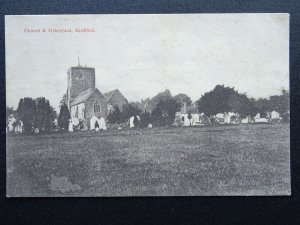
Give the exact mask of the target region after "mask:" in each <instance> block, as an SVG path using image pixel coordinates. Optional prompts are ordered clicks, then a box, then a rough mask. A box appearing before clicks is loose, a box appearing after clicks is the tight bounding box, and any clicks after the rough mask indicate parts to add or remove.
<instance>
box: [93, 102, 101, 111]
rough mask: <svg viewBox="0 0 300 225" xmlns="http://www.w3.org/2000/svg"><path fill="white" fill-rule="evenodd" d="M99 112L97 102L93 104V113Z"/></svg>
mask: <svg viewBox="0 0 300 225" xmlns="http://www.w3.org/2000/svg"><path fill="white" fill-rule="evenodd" d="M100 112H101V108H100V105H99V102H95V104H94V113H100Z"/></svg>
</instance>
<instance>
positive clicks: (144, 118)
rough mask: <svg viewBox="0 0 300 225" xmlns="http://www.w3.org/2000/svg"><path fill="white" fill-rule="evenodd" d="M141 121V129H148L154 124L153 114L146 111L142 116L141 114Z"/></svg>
mask: <svg viewBox="0 0 300 225" xmlns="http://www.w3.org/2000/svg"><path fill="white" fill-rule="evenodd" d="M140 119H141V121H140V122H139V126H140V127H147V126H148V124H149V123H152V116H151V113H150V112H148V111H147V110H145V111H144V112H143V113H142V114H140Z"/></svg>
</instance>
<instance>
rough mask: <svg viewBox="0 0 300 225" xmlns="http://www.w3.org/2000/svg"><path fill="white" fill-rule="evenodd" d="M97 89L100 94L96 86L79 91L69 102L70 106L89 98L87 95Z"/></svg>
mask: <svg viewBox="0 0 300 225" xmlns="http://www.w3.org/2000/svg"><path fill="white" fill-rule="evenodd" d="M96 90H97V91H98V92H99V93H100V94H101V92H100V91H99V90H98V89H97V88H90V89H88V90H86V91H83V92H81V93H80V94H79V95H78V96H77V97H76V98H74V100H73V101H72V103H71V106H73V105H77V104H79V103H82V102H85V101H86V100H88V99H89V97H90V96H91V95H92V94H93V93H94V92H95V91H96Z"/></svg>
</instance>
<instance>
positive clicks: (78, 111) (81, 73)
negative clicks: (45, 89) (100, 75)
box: [67, 63, 128, 125]
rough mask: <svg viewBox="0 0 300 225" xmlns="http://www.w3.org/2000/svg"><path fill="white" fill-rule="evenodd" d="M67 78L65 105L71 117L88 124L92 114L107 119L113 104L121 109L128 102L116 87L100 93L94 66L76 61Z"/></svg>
mask: <svg viewBox="0 0 300 225" xmlns="http://www.w3.org/2000/svg"><path fill="white" fill-rule="evenodd" d="M67 79H68V89H67V106H68V109H69V111H70V114H71V118H74V117H75V118H77V119H79V120H84V121H86V122H87V124H88V125H89V124H90V120H91V118H92V117H93V116H96V117H97V118H98V119H100V118H101V117H102V118H104V119H105V121H107V115H108V113H109V112H110V111H112V110H113V108H114V106H116V105H117V106H118V107H119V108H120V109H122V107H123V105H126V104H127V103H128V101H127V99H126V98H125V97H124V96H123V95H122V93H121V92H120V91H119V90H118V89H116V90H113V91H110V92H107V93H103V94H102V93H101V91H99V90H98V89H97V88H96V87H95V68H92V67H83V66H80V64H79V63H78V66H76V67H71V68H69V70H68V74H67Z"/></svg>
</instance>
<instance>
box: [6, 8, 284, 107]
mask: <svg viewBox="0 0 300 225" xmlns="http://www.w3.org/2000/svg"><path fill="white" fill-rule="evenodd" d="M76 28H82V29H83V28H89V29H94V31H95V32H75V29H76ZM43 29H44V30H45V31H46V32H43ZM51 29H71V30H72V32H66V33H65V32H49V31H50V30H51ZM28 30H35V31H38V30H40V32H27V31H28ZM5 43H6V46H5V48H6V51H5V52H6V101H7V103H6V104H7V106H13V107H14V108H17V106H18V102H19V99H20V98H24V97H32V98H36V97H46V98H47V99H49V101H50V104H51V105H52V106H54V107H55V108H56V109H58V108H59V102H60V100H61V98H62V96H63V95H64V93H65V92H66V89H67V70H68V68H70V67H71V66H77V65H78V51H79V57H80V63H81V65H82V66H88V67H94V68H95V71H96V87H97V88H98V89H99V90H100V91H101V92H102V93H105V92H107V91H110V90H113V89H116V88H118V89H119V90H120V91H121V92H122V93H123V95H124V96H125V97H126V98H127V99H128V100H129V101H138V100H141V99H144V98H147V97H153V96H154V95H156V94H157V93H159V92H161V91H164V90H165V89H169V90H170V91H171V93H172V94H173V95H176V94H178V93H185V94H187V95H189V96H190V97H191V98H192V100H198V99H199V98H200V97H201V95H203V94H204V93H205V92H208V91H211V90H212V89H213V88H214V87H215V86H216V85H218V84H224V85H225V86H230V87H235V89H236V90H238V91H239V92H241V93H247V95H248V96H249V97H254V98H260V97H269V96H271V95H276V94H280V91H281V89H282V88H285V89H287V90H288V89H289V50H288V49H289V15H288V14H156V15H153V14H147V15H146V14H144V15H138V14H127V15H125V14H123V15H122V14H114V15H108V14H106V15H64V16H61V15H60V16H59V15H51V16H6V17H5Z"/></svg>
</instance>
